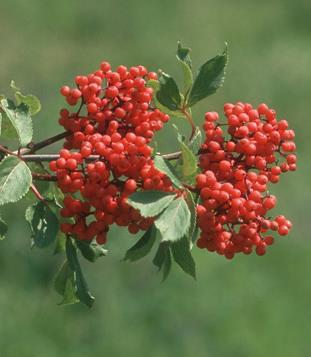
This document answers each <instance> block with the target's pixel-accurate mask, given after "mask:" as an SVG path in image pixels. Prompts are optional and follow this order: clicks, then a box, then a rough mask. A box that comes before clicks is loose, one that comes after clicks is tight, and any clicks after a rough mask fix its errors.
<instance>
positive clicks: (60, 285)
mask: <svg viewBox="0 0 311 357" xmlns="http://www.w3.org/2000/svg"><path fill="white" fill-rule="evenodd" d="M54 289H55V291H56V292H58V293H59V294H60V295H62V296H63V300H62V301H61V302H60V303H59V305H69V304H76V303H78V302H79V299H78V298H77V297H76V291H75V282H74V272H73V271H72V270H71V268H70V266H69V263H68V261H67V260H66V261H65V262H64V263H63V265H62V266H61V268H60V270H59V272H58V273H57V275H56V277H55V280H54Z"/></svg>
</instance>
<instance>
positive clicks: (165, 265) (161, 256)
mask: <svg viewBox="0 0 311 357" xmlns="http://www.w3.org/2000/svg"><path fill="white" fill-rule="evenodd" d="M152 262H153V264H154V265H155V266H156V267H158V269H159V271H161V270H162V272H163V277H162V282H163V281H164V280H165V279H166V278H167V277H168V275H169V273H170V271H171V267H172V257H171V251H170V246H169V244H168V243H167V242H162V243H160V245H159V248H158V250H157V252H156V255H155V257H154V258H153V261H152Z"/></svg>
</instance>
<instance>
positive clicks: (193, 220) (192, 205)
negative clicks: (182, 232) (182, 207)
mask: <svg viewBox="0 0 311 357" xmlns="http://www.w3.org/2000/svg"><path fill="white" fill-rule="evenodd" d="M187 192H188V194H187V197H186V201H187V204H188V207H189V210H190V215H191V216H190V228H189V234H188V236H189V237H190V241H191V242H192V243H194V242H195V240H196V238H197V233H195V232H196V231H197V228H198V225H197V223H198V222H197V208H196V206H197V201H198V199H199V197H197V198H196V199H195V198H194V197H193V193H192V192H190V191H188V190H187ZM192 243H191V244H192ZM191 244H190V245H191ZM191 248H192V247H191Z"/></svg>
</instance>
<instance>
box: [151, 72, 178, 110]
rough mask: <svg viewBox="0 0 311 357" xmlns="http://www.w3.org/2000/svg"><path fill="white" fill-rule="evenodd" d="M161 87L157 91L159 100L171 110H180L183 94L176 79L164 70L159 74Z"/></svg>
mask: <svg viewBox="0 0 311 357" xmlns="http://www.w3.org/2000/svg"><path fill="white" fill-rule="evenodd" d="M159 82H160V89H159V91H158V92H157V93H156V98H157V100H158V101H159V102H160V103H161V104H162V105H164V106H165V107H166V108H168V109H170V110H178V109H179V108H180V104H181V96H180V93H179V89H178V87H177V84H176V82H175V81H174V79H173V78H172V77H171V76H169V75H168V74H166V73H164V72H162V73H161V74H160V76H159Z"/></svg>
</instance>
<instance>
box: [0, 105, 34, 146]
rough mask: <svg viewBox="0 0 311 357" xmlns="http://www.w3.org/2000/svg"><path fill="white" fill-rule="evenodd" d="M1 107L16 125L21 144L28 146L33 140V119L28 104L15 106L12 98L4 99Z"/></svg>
mask: <svg viewBox="0 0 311 357" xmlns="http://www.w3.org/2000/svg"><path fill="white" fill-rule="evenodd" d="M0 103H1V107H2V109H3V111H4V112H5V114H6V117H7V118H8V119H9V120H10V122H11V123H12V125H13V126H14V128H15V130H16V133H17V135H18V138H19V141H20V144H21V146H26V145H27V144H29V143H30V142H31V140H32V120H31V116H30V112H29V109H28V107H27V105H26V104H24V103H21V104H20V105H18V106H15V104H14V103H13V101H11V100H10V99H2V100H1V102H0Z"/></svg>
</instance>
